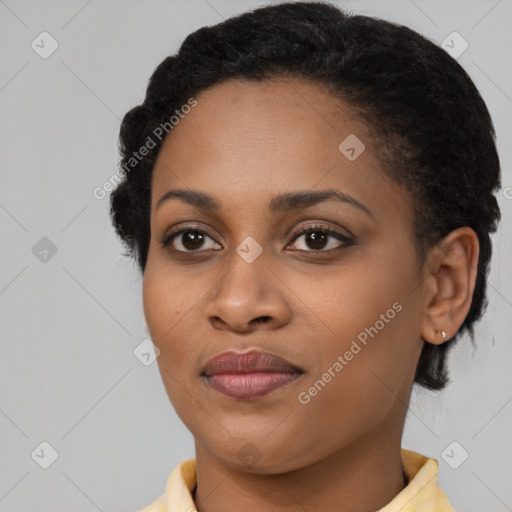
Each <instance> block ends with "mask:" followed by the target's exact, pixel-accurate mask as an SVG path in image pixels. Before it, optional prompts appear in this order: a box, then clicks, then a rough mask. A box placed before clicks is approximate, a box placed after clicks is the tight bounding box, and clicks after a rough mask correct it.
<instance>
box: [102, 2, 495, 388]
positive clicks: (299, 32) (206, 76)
mask: <svg viewBox="0 0 512 512" xmlns="http://www.w3.org/2000/svg"><path fill="white" fill-rule="evenodd" d="M274 77H291V78H297V79H306V80H309V81H313V82H314V83H318V84H323V85H326V86H327V87H328V88H329V90H330V91H332V93H333V95H335V96H337V97H338V98H340V99H341V100H343V101H344V102H345V103H347V104H349V105H351V106H352V107H353V108H354V111H355V112H356V113H357V114H358V115H359V116H360V119H362V120H363V121H365V122H366V125H367V126H368V128H369V130H370V131H371V133H372V135H373V137H374V140H373V141H372V142H373V143H374V144H378V145H379V148H380V149H379V153H378V154H379V155H380V158H381V161H382V164H383V167H384V170H385V172H386V174H387V175H388V176H389V177H390V178H391V179H392V180H394V181H395V182H396V183H399V184H401V185H403V186H405V187H406V190H408V191H410V192H411V194H412V196H411V197H413V198H414V210H415V218H414V228H415V238H414V243H415V246H416V248H417V253H418V255H419V260H420V261H421V262H422V263H423V262H424V261H425V256H426V254H427V250H428V249H429V248H431V247H432V246H433V245H435V244H436V243H437V242H439V241H440V240H441V239H442V238H443V237H444V236H446V235H447V234H448V233H449V232H450V231H452V230H454V229H456V228H459V227H462V226H469V227H471V228H472V229H473V230H474V231H475V232H476V234H477V236H478V240H479V244H480V255H479V261H478V273H477V278H476V285H475V290H474V293H473V299H472V302H471V307H470V310H469V312H468V314H467V316H466V318H465V320H464V322H463V324H462V325H461V327H460V329H459V330H458V332H457V333H456V334H455V335H454V336H453V337H452V338H451V339H449V340H448V341H446V342H445V343H442V344H440V345H434V344H431V343H426V342H425V344H424V347H423V350H422V353H421V356H420V359H419V362H418V366H417V369H416V375H415V382H416V383H418V384H419V385H421V386H423V387H425V388H428V389H432V390H438V389H442V388H443V387H445V385H446V383H447V382H448V381H449V379H448V376H447V370H446V362H445V359H446V354H447V350H448V349H449V348H450V347H451V346H452V345H453V344H454V343H455V342H456V341H457V339H458V338H459V337H460V335H462V333H463V332H464V331H468V332H469V333H470V335H471V341H472V343H474V330H473V324H474V323H475V321H477V320H478V319H479V318H480V317H481V315H482V313H483V311H484V310H485V308H486V307H487V304H488V302H487V298H486V285H487V283H486V280H487V275H488V270H489V269H488V265H489V262H490V258H491V253H492V244H491V239H490V233H493V232H495V231H496V229H497V226H498V222H499V220H500V217H501V214H500V210H499V206H498V202H497V200H496V197H495V196H494V195H493V192H495V191H497V190H499V188H500V187H501V183H500V180H501V176H500V163H499V158H498V154H497V150H496V145H495V131H494V126H493V123H492V120H491V117H490V115H489V112H488V110H487V107H486V105H485V103H484V101H483V99H482V97H481V96H480V94H479V92H478V90H477V89H476V87H475V85H474V84H473V82H472V81H471V79H470V77H469V76H468V74H467V73H466V72H465V71H464V69H463V68H462V66H461V65H459V64H458V62H457V61H456V60H454V59H453V58H452V57H450V56H449V55H448V54H447V53H446V52H445V51H444V50H443V49H441V48H440V47H439V46H437V45H436V44H435V43H433V42H432V41H430V40H428V39H426V38H425V37H423V36H421V35H420V34H418V33H417V32H415V31H413V30H411V29H409V28H407V27H404V26H401V25H398V24H396V23H392V22H388V21H384V20H381V19H377V18H373V17H368V16H361V15H355V14H352V13H347V12H344V11H342V10H341V9H340V8H339V7H337V6H336V5H333V4H331V3H327V2H286V3H281V4H278V5H272V6H264V7H260V8H258V9H255V10H252V11H249V12H246V13H243V14H241V15H238V16H235V17H233V18H230V19H228V20H226V21H224V22H222V23H219V24H217V25H214V26H209V27H203V28H201V29H199V30H197V31H195V32H194V33H192V34H190V35H189V36H188V37H187V38H186V39H185V40H184V42H183V43H182V45H181V47H180V48H179V50H178V52H177V53H176V54H175V55H172V56H168V57H167V58H165V59H164V60H163V61H162V62H161V63H160V64H159V65H158V67H157V68H156V70H155V71H154V72H153V74H152V76H151V78H150V80H149V84H148V87H147V91H146V97H145V99H144V101H143V103H142V104H141V105H139V106H136V107H134V108H132V109H131V110H130V111H129V112H128V113H127V114H126V115H125V116H124V119H123V121H122V124H121V129H120V137H119V151H120V154H121V163H120V173H121V174H122V180H121V182H120V183H119V185H118V186H117V188H116V189H115V190H114V191H113V192H112V193H111V196H110V213H111V217H112V222H113V224H114V227H115V229H116V232H117V234H118V235H119V237H120V238H121V240H122V241H123V242H124V245H125V247H126V248H127V252H125V256H131V257H132V258H134V259H136V261H137V263H138V266H139V268H140V270H141V271H142V273H144V270H145V267H146V260H147V253H148V248H149V240H150V222H149V221H150V204H151V176H152V170H153V166H154V163H155V161H156V158H157V156H158V152H159V150H160V148H161V146H162V143H163V141H164V140H165V135H164V136H162V133H163V131H162V128H161V127H162V126H166V127H167V128H166V134H167V132H170V130H171V129H172V126H171V125H170V123H169V120H170V119H171V117H173V116H174V118H175V121H174V122H179V118H178V116H175V114H179V113H180V112H181V108H182V107H183V106H184V105H186V104H187V103H189V102H190V98H193V96H194V95H197V94H198V93H199V92H201V91H203V90H205V89H207V88H208V87H210V86H212V85H214V84H219V83H221V82H223V81H225V80H229V79H238V80H254V81H261V80H270V79H272V78H274ZM179 117H181V115H180V116H179ZM165 123H167V124H165ZM157 127H160V129H159V130H160V131H158V128H157ZM149 142H151V144H150V143H149ZM143 147H145V148H147V149H145V150H144V151H140V150H141V149H142V148H143ZM141 154H144V155H145V156H144V157H143V158H142V157H141Z"/></svg>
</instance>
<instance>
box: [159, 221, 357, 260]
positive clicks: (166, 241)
mask: <svg viewBox="0 0 512 512" xmlns="http://www.w3.org/2000/svg"><path fill="white" fill-rule="evenodd" d="M187 232H195V233H200V234H202V235H206V236H208V237H209V238H211V239H212V240H214V241H215V238H214V237H213V236H212V235H211V234H209V233H208V232H207V231H204V230H203V229H198V228H195V227H194V226H186V227H184V228H182V229H180V230H178V231H175V232H171V233H169V234H167V235H165V236H164V237H163V239H162V240H160V244H161V245H162V247H164V248H166V247H167V246H169V245H170V244H171V243H172V241H173V240H174V238H177V237H178V236H179V235H181V234H183V233H187ZM309 233H322V234H324V235H328V236H332V237H334V238H336V239H338V240H339V241H340V242H342V244H341V245H340V246H338V247H335V248H334V249H327V250H324V249H319V250H314V249H312V250H309V251H306V250H303V249H296V250H297V251H299V252H307V253H321V254H332V253H333V252H337V251H340V250H342V249H345V248H347V247H349V246H351V245H353V243H354V240H352V239H351V238H350V237H348V236H345V235H342V234H341V233H339V232H338V231H336V230H334V229H332V228H330V227H327V226H321V225H318V224H315V225H312V226H307V227H305V228H302V229H300V230H298V231H296V232H295V233H293V234H292V240H291V241H290V243H293V242H295V241H296V240H297V239H298V238H300V237H301V236H302V235H307V234H309ZM216 243H218V242H216ZM170 249H171V250H172V251H173V252H175V253H178V254H195V253H201V252H202V251H201V249H198V250H196V251H180V250H178V249H173V248H172V247H170Z"/></svg>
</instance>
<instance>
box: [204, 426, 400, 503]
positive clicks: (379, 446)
mask: <svg viewBox="0 0 512 512" xmlns="http://www.w3.org/2000/svg"><path fill="white" fill-rule="evenodd" d="M388 434H389V433H388ZM399 434H400V435H399V436H395V437H394V440H393V442H390V437H389V435H383V432H382V430H380V431H379V434H377V435H371V434H369V435H367V436H365V437H364V438H360V439H358V440H357V441H355V442H354V443H351V444H350V446H346V447H343V448H342V449H340V450H338V451H336V452H334V453H331V454H330V455H329V456H328V457H326V458H324V459H322V460H319V461H317V462H314V463H312V464H310V465H308V466H305V467H301V468H300V469H297V470H293V471H289V472H286V473H278V474H268V473H266V474H259V473H254V472H248V471H244V470H243V469H237V468H235V469H234V467H233V465H232V464H230V465H229V466H228V465H227V464H226V463H225V462H224V461H222V460H220V459H218V458H217V457H215V456H213V455H212V454H211V453H210V452H209V451H206V450H205V449H204V448H203V447H202V446H201V445H199V444H198V443H196V470H197V491H196V493H195V497H194V499H195V503H196V508H197V510H198V511H199V512H218V511H224V510H240V511H245V510H279V511H283V512H296V511H297V512H299V511H300V512H303V511H304V510H322V511H325V512H334V511H336V512H348V511H350V512H354V511H357V512H375V511H376V510H379V509H380V508H382V507H384V506H385V505H386V504H388V503H389V502H390V501H391V500H392V499H393V498H394V497H395V496H396V495H397V494H398V493H399V492H400V491H401V490H402V489H403V488H404V487H405V486H406V482H405V481H404V473H403V467H402V460H401V451H400V448H401V446H400V441H401V431H400V432H399Z"/></svg>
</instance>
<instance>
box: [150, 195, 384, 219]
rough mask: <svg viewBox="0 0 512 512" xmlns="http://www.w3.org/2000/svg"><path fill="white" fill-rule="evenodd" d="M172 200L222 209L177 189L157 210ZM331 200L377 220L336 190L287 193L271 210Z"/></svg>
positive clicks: (273, 202)
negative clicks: (354, 208) (352, 207)
mask: <svg viewBox="0 0 512 512" xmlns="http://www.w3.org/2000/svg"><path fill="white" fill-rule="evenodd" d="M171 199H178V200H180V201H183V202H185V203H188V204H190V205H192V206H195V207H196V208H200V209H202V210H209V211H212V212H218V211H220V210H221V209H222V208H221V204H220V203H219V202H218V201H217V200H216V199H215V198H214V197H212V196H210V195H208V194H205V193H203V192H197V191H195V190H184V189H176V190H168V191H167V192H166V193H165V194H164V195H163V196H162V197H161V198H160V199H159V200H158V201H157V203H156V207H155V210H157V209H158V208H159V207H160V206H161V205H162V204H163V203H165V202H167V201H169V200H171ZM329 199H336V200H338V201H341V202H342V203H346V204H349V205H351V206H354V207H356V208H358V209H359V210H361V211H363V212H365V213H366V214H367V215H369V216H370V217H371V218H372V219H375V217H374V215H373V213H372V212H371V210H370V209H369V208H368V207H366V206H365V205H364V204H362V203H360V202H359V201H358V200H357V199H355V198H354V197H352V196H351V195H349V194H346V193H345V192H341V191H340V190H335V189H327V190H319V191H309V190H306V191H298V192H287V193H285V194H281V195H278V196H275V197H274V198H272V199H271V201H270V203H269V209H270V211H271V212H272V213H274V214H276V213H280V212H288V211H293V210H303V209H306V208H309V207H311V206H314V205H316V204H318V203H321V202H323V201H327V200H329Z"/></svg>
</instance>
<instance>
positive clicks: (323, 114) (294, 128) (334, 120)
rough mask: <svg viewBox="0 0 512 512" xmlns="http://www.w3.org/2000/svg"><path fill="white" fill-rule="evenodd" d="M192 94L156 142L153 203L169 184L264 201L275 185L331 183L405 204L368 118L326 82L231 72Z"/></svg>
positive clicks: (377, 202)
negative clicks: (247, 77) (191, 103)
mask: <svg viewBox="0 0 512 512" xmlns="http://www.w3.org/2000/svg"><path fill="white" fill-rule="evenodd" d="M195 99H196V100H197V106H195V107H194V108H193V109H192V110H191V111H190V112H189V113H188V114H186V115H184V116H183V118H182V119H180V121H179V123H178V124H177V125H175V126H174V128H173V129H172V131H171V132H170V133H169V135H168V136H167V137H166V139H165V141H164V143H163V146H162V148H161V150H160V153H159V156H158V159H157V162H156V164H155V168H154V172H153V184H152V190H153V194H152V209H154V207H155V204H156V202H157V201H158V199H159V198H160V196H161V195H162V194H163V193H165V192H166V191H167V189H169V188H190V189H196V190H197V189H198V190H201V191H207V192H208V193H209V194H210V195H214V196H218V197H219V198H223V197H224V196H226V195H230V192H235V193H236V197H230V200H231V201H236V199H237V198H238V199H239V200H240V203H243V205H244V206H247V204H248V202H250V201H251V200H256V199H258V198H259V199H261V200H264V201H265V204H268V203H269V200H270V198H271V197H272V196H274V195H275V194H277V193H278V192H285V191H289V190H292V189H293V190H311V189H315V188H318V189H325V188H333V187H335V188H338V189H340V190H342V191H343V192H346V193H349V194H351V195H352V196H355V197H357V196H359V197H366V202H368V201H370V202H371V203H372V204H373V205H374V208H376V209H377V210H378V209H379V207H381V208H383V209H387V210H389V209H390V201H392V204H393V205H395V206H396V208H398V210H399V213H400V214H404V213H407V210H408V208H410V204H409V203H410V202H411V201H410V198H409V197H408V194H407V192H406V191H405V190H404V189H401V188H399V187H398V185H396V184H395V183H393V182H391V180H390V179H389V178H388V177H387V176H386V175H385V174H384V173H383V171H382V168H381V165H380V162H379V159H378V158H377V155H376V154H375V152H374V150H373V148H372V140H371V137H370V135H369V132H368V129H367V127H366V125H365V124H364V123H363V122H362V121H361V120H359V119H358V118H357V116H356V113H355V111H354V110H353V109H352V108H351V107H350V106H348V105H346V104H344V103H343V102H342V101H341V100H340V99H339V98H337V97H335V96H334V95H332V94H331V93H330V92H329V91H328V89H327V88H326V87H325V86H323V85H321V84H316V83H312V82H309V81H306V80H296V79H290V78H278V79H273V80H270V81H263V82H256V81H242V80H229V81H227V82H223V83H221V84H217V85H215V86H213V87H211V88H209V89H206V90H204V91H202V92H201V93H200V94H199V95H197V97H196V98H195ZM347 150H348V153H347ZM354 155H355V157H356V158H353V157H354ZM349 157H350V158H349ZM231 196H232V194H231ZM395 196H396V197H395ZM400 201H401V202H402V203H403V204H400ZM362 202H364V201H362ZM240 203H239V204H240ZM260 206H261V205H260ZM391 208H393V207H391ZM400 208H401V210H400ZM408 213H410V210H409V212H408Z"/></svg>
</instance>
